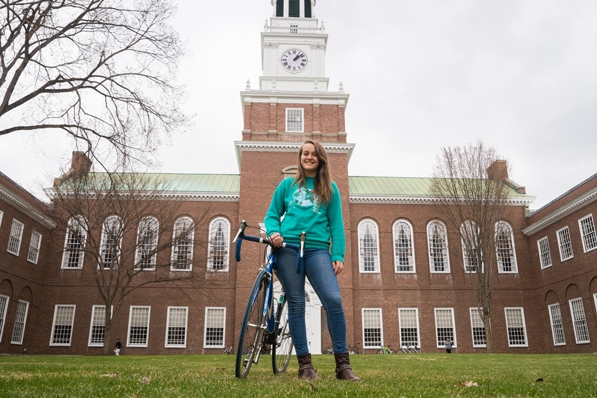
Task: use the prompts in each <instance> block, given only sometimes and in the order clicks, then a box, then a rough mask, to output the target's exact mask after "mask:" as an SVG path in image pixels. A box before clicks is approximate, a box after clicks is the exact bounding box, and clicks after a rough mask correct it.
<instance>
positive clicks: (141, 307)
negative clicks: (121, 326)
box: [126, 305, 151, 348]
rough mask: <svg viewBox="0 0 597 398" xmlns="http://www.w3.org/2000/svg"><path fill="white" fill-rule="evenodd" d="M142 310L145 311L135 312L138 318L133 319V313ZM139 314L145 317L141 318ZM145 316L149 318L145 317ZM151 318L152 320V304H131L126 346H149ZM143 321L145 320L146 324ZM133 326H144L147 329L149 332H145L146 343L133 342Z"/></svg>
mask: <svg viewBox="0 0 597 398" xmlns="http://www.w3.org/2000/svg"><path fill="white" fill-rule="evenodd" d="M141 310H143V311H144V312H143V313H140V314H135V317H136V318H135V319H133V314H134V313H135V312H136V311H141ZM145 310H147V311H146V312H145ZM139 315H142V316H143V318H141V317H140V316H139ZM145 315H146V316H145ZM145 317H146V318H147V319H145ZM150 320H151V306H148V305H131V306H130V310H129V325H128V328H127V332H126V346H127V347H142V348H146V347H147V346H148V344H149V321H150ZM142 322H145V324H143V323H142ZM133 323H134V324H133ZM132 327H144V328H146V329H147V333H146V334H145V342H144V343H138V342H134V343H133V342H131V328H132Z"/></svg>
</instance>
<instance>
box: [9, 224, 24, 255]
mask: <svg viewBox="0 0 597 398" xmlns="http://www.w3.org/2000/svg"><path fill="white" fill-rule="evenodd" d="M24 230H25V224H23V223H22V222H20V221H19V220H17V219H16V218H13V219H12V226H11V227H10V236H9V237H8V247H7V249H6V251H7V252H9V253H10V254H14V255H15V256H17V257H18V256H19V252H20V251H21V242H22V241H23V231H24Z"/></svg>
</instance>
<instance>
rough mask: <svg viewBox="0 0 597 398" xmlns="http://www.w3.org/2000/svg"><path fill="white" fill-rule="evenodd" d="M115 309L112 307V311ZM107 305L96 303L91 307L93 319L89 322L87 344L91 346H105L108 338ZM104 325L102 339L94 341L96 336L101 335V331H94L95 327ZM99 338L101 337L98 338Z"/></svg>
mask: <svg viewBox="0 0 597 398" xmlns="http://www.w3.org/2000/svg"><path fill="white" fill-rule="evenodd" d="M100 310H101V311H103V315H102V314H101V313H100ZM112 311H113V308H112V307H110V312H112ZM107 314H108V313H107V311H106V306H105V305H94V306H93V307H92V309H91V321H90V324H89V340H88V342H87V345H88V346H89V347H103V346H104V343H105V338H106V329H105V327H106V315H107ZM101 327H104V331H103V333H102V341H101V343H100V342H94V336H97V335H99V333H97V332H96V333H94V328H101ZM98 340H99V339H98Z"/></svg>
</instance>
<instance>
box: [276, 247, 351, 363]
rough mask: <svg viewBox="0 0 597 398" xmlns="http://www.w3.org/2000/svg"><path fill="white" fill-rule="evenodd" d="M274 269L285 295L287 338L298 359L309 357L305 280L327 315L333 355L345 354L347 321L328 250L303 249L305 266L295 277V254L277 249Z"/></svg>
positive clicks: (292, 251)
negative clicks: (287, 325) (288, 327)
mask: <svg viewBox="0 0 597 398" xmlns="http://www.w3.org/2000/svg"><path fill="white" fill-rule="evenodd" d="M277 255H278V264H277V267H276V270H277V274H278V279H279V280H280V283H282V287H283V288H284V291H285V292H286V301H287V302H288V321H289V323H290V335H291V336H292V340H293V342H294V348H295V350H296V354H297V355H302V354H308V353H309V343H308V341H307V328H306V326H305V276H306V277H307V278H308V279H309V282H310V283H311V286H313V289H315V293H317V296H318V297H319V299H320V300H321V303H322V304H323V308H325V312H326V315H327V323H328V330H329V332H330V336H331V337H332V345H333V347H334V352H335V353H345V352H347V351H348V350H347V348H346V318H345V316H344V307H343V306H342V296H341V295H340V287H339V286H338V279H337V278H336V275H335V274H334V269H333V268H332V259H331V257H330V254H329V253H328V251H327V250H322V249H305V253H304V266H303V269H302V271H301V273H300V274H297V273H296V258H297V252H296V251H294V250H292V249H285V248H279V249H278V253H277Z"/></svg>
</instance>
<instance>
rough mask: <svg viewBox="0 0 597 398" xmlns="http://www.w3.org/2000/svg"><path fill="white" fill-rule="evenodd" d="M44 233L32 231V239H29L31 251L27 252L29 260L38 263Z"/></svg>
mask: <svg viewBox="0 0 597 398" xmlns="http://www.w3.org/2000/svg"><path fill="white" fill-rule="evenodd" d="M41 238H42V235H41V234H40V233H39V232H37V231H31V240H30V241H29V251H28V252H27V261H29V262H30V263H33V264H37V260H38V259H39V249H40V248H41Z"/></svg>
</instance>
